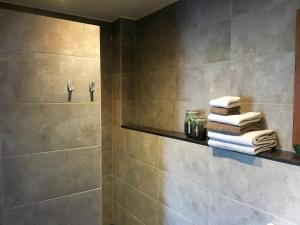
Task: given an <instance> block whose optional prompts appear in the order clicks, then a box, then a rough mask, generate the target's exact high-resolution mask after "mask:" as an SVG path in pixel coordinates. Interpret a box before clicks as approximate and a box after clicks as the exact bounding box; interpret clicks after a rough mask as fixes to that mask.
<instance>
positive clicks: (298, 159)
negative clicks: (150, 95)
mask: <svg viewBox="0 0 300 225" xmlns="http://www.w3.org/2000/svg"><path fill="white" fill-rule="evenodd" d="M121 127H122V128H124V129H129V130H135V131H140V132H144V133H148V134H153V135H158V136H162V137H167V138H173V139H177V140H180V141H186V142H191V143H194V144H199V145H204V146H208V144H207V140H194V139H192V138H188V137H186V136H185V134H184V133H181V132H175V131H168V130H162V129H157V128H152V127H145V126H137V125H122V126H121ZM240 154H244V153H240ZM253 157H258V158H263V159H268V160H272V161H276V162H281V163H286V164H290V165H294V166H300V156H297V155H296V153H294V152H288V151H282V150H278V149H273V150H271V151H267V152H262V153H260V154H257V155H254V156H253Z"/></svg>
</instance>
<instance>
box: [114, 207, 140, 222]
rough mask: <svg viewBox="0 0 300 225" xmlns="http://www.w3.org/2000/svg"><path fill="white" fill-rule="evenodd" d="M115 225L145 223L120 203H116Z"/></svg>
mask: <svg viewBox="0 0 300 225" xmlns="http://www.w3.org/2000/svg"><path fill="white" fill-rule="evenodd" d="M113 222H114V223H113V224H114V225H144V223H143V222H141V221H140V220H139V219H138V218H136V217H135V216H133V215H132V214H130V213H129V212H128V211H127V210H126V209H125V208H123V207H122V206H121V205H119V204H118V203H114V221H113Z"/></svg>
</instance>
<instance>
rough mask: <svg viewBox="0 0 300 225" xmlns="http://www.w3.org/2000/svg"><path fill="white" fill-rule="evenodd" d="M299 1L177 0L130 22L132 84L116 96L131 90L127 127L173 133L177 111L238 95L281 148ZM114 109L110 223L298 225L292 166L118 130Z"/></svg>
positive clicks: (299, 198)
mask: <svg viewBox="0 0 300 225" xmlns="http://www.w3.org/2000/svg"><path fill="white" fill-rule="evenodd" d="M299 4H300V2H299V1H298V0H279V1H277V0H276V1H273V0H270V1H260V0H257V1H253V0H251V1H250V0H249V1H248V0H247V1H245V0H213V1H211V0H207V1H206V0H204V1H198V0H180V1H178V2H176V3H175V4H172V5H170V6H168V7H166V8H164V9H162V10H160V11H158V12H155V13H153V14H151V15H149V16H147V17H145V18H143V19H141V20H138V21H137V23H136V35H137V40H136V70H135V82H134V83H133V84H132V86H130V85H128V86H126V85H125V84H123V83H122V85H121V91H120V93H121V97H119V99H121V101H122V102H124V100H123V99H124V97H123V96H122V95H123V93H126V92H127V91H128V89H130V90H134V91H135V94H134V95H135V98H134V99H133V100H134V101H136V104H135V106H136V108H135V109H134V110H136V118H135V123H137V124H139V125H145V126H150V127H157V128H162V129H167V130H179V131H182V124H183V120H184V112H185V110H187V109H199V110H202V111H203V112H204V113H205V112H207V111H208V107H209V106H208V101H209V100H210V99H211V98H215V97H219V96H222V95H228V94H232V95H240V96H241V97H242V98H243V105H242V109H243V111H247V110H255V111H256V110H257V111H262V112H263V113H264V116H265V118H266V124H267V126H268V127H269V128H272V129H275V130H277V131H278V134H279V138H280V142H281V146H280V147H281V148H282V149H283V150H288V151H291V150H292V146H291V145H292V118H293V116H292V109H293V104H292V103H293V79H294V56H295V55H294V41H295V40H294V37H295V27H296V26H295V21H296V9H297V8H298V7H300V5H299ZM113 36H114V34H113ZM119 36H121V37H122V35H119ZM120 57H121V59H120ZM117 59H118V60H122V56H120V55H118V58H117ZM113 60H115V58H114V57H113ZM119 106H120V104H118V107H119ZM122 107H123V105H122ZM117 109H118V110H116V112H117V113H116V115H118V117H116V118H117V121H118V123H115V125H114V137H115V138H113V146H114V147H113V150H114V155H113V165H114V167H113V169H114V171H113V174H114V176H113V177H114V179H113V180H114V183H113V196H114V211H113V217H114V225H132V224H134V225H246V224H249V225H266V224H268V223H270V222H272V223H273V224H276V225H287V224H289V225H296V224H300V217H299V212H298V211H299V208H300V194H299V191H298V189H299V185H300V179H299V178H300V169H299V167H296V166H292V165H287V164H283V163H279V162H274V161H269V160H265V159H260V158H257V157H253V156H247V155H242V154H239V153H234V152H228V151H224V150H221V149H212V148H210V147H207V146H201V145H197V144H192V143H187V142H184V141H180V140H174V139H171V138H165V137H160V136H156V135H151V134H146V133H142V132H138V131H132V130H127V129H121V128H120V122H119V121H120V117H119V115H122V113H124V112H125V113H126V111H124V110H123V109H121V110H119V108H117ZM120 111H122V113H120ZM114 116H115V115H114ZM122 123H123V124H124V123H130V122H127V121H125V120H122Z"/></svg>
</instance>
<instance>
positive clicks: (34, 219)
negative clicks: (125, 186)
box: [3, 190, 101, 225]
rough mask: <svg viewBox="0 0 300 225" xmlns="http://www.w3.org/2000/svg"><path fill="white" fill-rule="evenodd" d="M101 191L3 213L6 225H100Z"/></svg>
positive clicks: (39, 203)
mask: <svg viewBox="0 0 300 225" xmlns="http://www.w3.org/2000/svg"><path fill="white" fill-rule="evenodd" d="M99 202H101V191H100V190H95V191H90V192H85V193H80V194H76V195H71V196H67V197H63V198H58V199H52V200H49V201H44V202H38V203H35V204H32V205H25V206H22V207H17V208H12V209H8V210H5V211H4V212H3V219H4V224H6V225H32V224H45V223H46V224H47V225H64V224H72V225H82V224H89V225H99V224H100V223H101V216H100V215H101V208H100V204H99Z"/></svg>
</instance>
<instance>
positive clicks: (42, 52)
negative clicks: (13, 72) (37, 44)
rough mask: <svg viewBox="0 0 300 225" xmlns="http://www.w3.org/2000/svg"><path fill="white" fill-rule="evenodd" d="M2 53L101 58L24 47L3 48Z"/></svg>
mask: <svg viewBox="0 0 300 225" xmlns="http://www.w3.org/2000/svg"><path fill="white" fill-rule="evenodd" d="M0 52H1V53H8V54H11V53H13V54H17V55H21V54H28V53H29V54H44V55H56V56H65V57H75V58H87V59H99V58H100V57H101V55H100V54H99V56H98V55H97V56H85V55H75V54H63V53H54V52H44V51H34V50H24V49H3V50H1V51H0Z"/></svg>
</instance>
